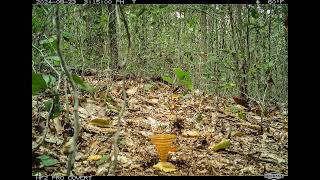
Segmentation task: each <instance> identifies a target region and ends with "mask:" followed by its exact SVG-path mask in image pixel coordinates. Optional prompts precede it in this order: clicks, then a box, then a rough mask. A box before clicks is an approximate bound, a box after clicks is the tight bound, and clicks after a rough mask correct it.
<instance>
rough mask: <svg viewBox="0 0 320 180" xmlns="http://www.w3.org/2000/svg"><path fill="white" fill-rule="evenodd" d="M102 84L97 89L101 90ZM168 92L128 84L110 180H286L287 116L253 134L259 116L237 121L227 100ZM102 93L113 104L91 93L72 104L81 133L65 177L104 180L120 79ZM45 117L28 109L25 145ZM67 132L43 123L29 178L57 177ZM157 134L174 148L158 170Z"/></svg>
mask: <svg viewBox="0 0 320 180" xmlns="http://www.w3.org/2000/svg"><path fill="white" fill-rule="evenodd" d="M91 81H92V80H91ZM87 82H90V81H87ZM105 84H106V83H101V86H105ZM96 86H99V83H96ZM100 88H101V87H100ZM172 91H173V88H171V87H170V86H168V85H166V84H164V83H161V82H150V81H147V80H141V79H138V78H130V79H129V80H128V82H127V85H126V92H127V94H128V95H129V96H128V107H127V111H126V112H125V113H124V117H123V118H122V121H121V130H120V142H119V157H118V167H117V170H116V174H117V175H118V176H121V175H151V176H154V175H156V176H158V175H165V176H167V175H179V176H184V175H264V174H265V173H268V172H277V173H281V174H285V175H287V174H288V130H287V129H288V116H287V113H286V111H285V110H279V112H276V113H274V115H273V116H269V117H265V119H267V121H268V122H269V126H270V131H269V132H270V133H264V134H263V135H260V134H259V131H260V128H261V127H260V126H259V123H260V119H261V117H260V116H259V115H257V114H255V113H252V112H246V119H245V120H243V119H241V118H239V116H238V115H237V113H235V112H232V110H231V109H232V108H237V109H238V111H244V112H245V111H246V109H245V108H243V107H238V106H237V105H236V104H235V103H234V102H232V100H229V99H228V98H224V97H221V98H220V99H219V106H218V109H217V106H216V105H217V102H216V100H217V97H214V96H212V95H211V96H209V95H206V94H205V93H202V92H200V91H199V90H195V91H194V92H191V93H189V94H187V95H185V96H183V95H182V94H181V95H180V94H179V93H177V92H175V94H173V93H172ZM109 92H110V95H111V96H112V97H113V99H114V101H113V100H111V99H110V98H106V95H104V96H99V95H95V96H96V97H94V95H92V97H91V96H89V97H88V98H87V100H86V101H84V102H82V103H80V107H79V116H80V124H81V128H80V138H79V142H78V152H77V156H76V162H75V166H74V170H73V172H72V174H73V175H79V176H80V175H105V174H106V172H107V170H108V168H109V166H110V162H111V160H112V157H111V158H110V152H111V144H112V140H111V137H112V135H113V134H114V133H115V132H116V126H115V124H116V118H117V113H118V112H117V111H118V108H117V106H119V105H120V104H121V102H122V101H123V100H122V99H121V93H122V92H121V81H118V82H115V83H114V84H112V85H110V87H109ZM82 95H83V96H85V95H84V94H82ZM86 96H88V95H86ZM61 99H64V98H61ZM103 101H104V103H101V102H103ZM34 104H35V103H34V102H33V106H34ZM110 107H111V108H110ZM112 107H113V108H112ZM64 108H65V106H64ZM110 109H112V110H110ZM70 111H72V107H71V109H70ZM284 111H285V113H283V112H284ZM64 113H65V112H64ZM46 114H47V113H46V112H45V111H41V112H37V111H35V110H34V108H33V112H32V117H33V118H32V119H33V126H32V128H33V130H32V133H33V134H32V136H33V143H34V141H35V140H36V139H38V138H39V137H41V132H39V131H36V130H35V129H36V127H37V126H36V124H37V123H38V119H39V118H37V117H42V118H46ZM68 123H69V124H68ZM68 126H69V127H70V126H71V125H70V122H68V121H64V120H63V119H61V118H55V119H54V121H53V122H52V123H50V128H49V132H48V136H47V138H46V142H47V143H46V144H44V145H43V147H40V149H39V150H38V152H37V154H38V157H39V158H38V160H39V159H40V160H42V163H41V164H42V165H41V164H38V165H36V166H34V165H33V172H32V173H33V174H37V173H38V174H42V175H65V173H66V168H65V167H66V163H67V152H68V148H69V146H70V143H71V137H72V133H67V130H68V131H71V132H72V130H70V128H67V127H68ZM71 127H72V126H71ZM71 129H72V128H71ZM162 133H169V134H175V135H176V137H177V138H176V140H175V142H174V146H175V147H177V148H175V149H173V150H172V151H171V152H169V157H168V163H167V164H166V163H160V164H159V155H158V154H157V151H156V149H155V146H154V145H153V144H152V143H151V142H150V139H149V137H150V136H152V135H155V134H162ZM41 157H42V159H41ZM57 162H59V163H57ZM43 164H44V165H45V166H46V167H43ZM171 164H172V165H173V166H171ZM48 168H51V169H48Z"/></svg>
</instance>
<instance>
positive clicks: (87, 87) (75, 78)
mask: <svg viewBox="0 0 320 180" xmlns="http://www.w3.org/2000/svg"><path fill="white" fill-rule="evenodd" d="M72 79H73V81H74V82H75V83H76V84H77V85H78V86H79V88H80V89H81V90H83V91H88V92H93V91H94V88H93V87H91V86H90V85H89V84H88V83H86V82H84V81H83V80H82V79H81V78H80V77H79V76H77V75H72Z"/></svg>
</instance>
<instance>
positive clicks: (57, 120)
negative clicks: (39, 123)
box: [53, 117, 64, 135]
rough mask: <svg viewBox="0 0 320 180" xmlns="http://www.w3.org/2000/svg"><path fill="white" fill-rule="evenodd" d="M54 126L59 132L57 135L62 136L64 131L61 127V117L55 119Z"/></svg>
mask: <svg viewBox="0 0 320 180" xmlns="http://www.w3.org/2000/svg"><path fill="white" fill-rule="evenodd" d="M53 124H54V128H55V129H56V131H57V134H58V135H60V134H62V133H63V131H64V129H63V127H62V126H61V121H60V119H59V117H57V118H54V119H53Z"/></svg>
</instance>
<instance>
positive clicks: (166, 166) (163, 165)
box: [153, 162, 177, 173]
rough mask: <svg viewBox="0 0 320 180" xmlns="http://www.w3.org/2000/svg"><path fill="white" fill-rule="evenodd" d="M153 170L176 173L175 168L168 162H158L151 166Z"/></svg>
mask: <svg viewBox="0 0 320 180" xmlns="http://www.w3.org/2000/svg"><path fill="white" fill-rule="evenodd" d="M153 167H154V168H155V169H158V170H160V171H163V172H166V173H168V172H173V171H176V170H177V169H176V168H175V166H174V165H173V164H171V163H169V162H159V163H158V164H156V165H154V166H153Z"/></svg>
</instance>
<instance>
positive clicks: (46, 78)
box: [42, 74, 57, 87]
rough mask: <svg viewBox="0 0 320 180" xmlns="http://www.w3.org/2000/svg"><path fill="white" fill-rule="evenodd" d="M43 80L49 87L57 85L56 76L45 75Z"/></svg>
mask: <svg viewBox="0 0 320 180" xmlns="http://www.w3.org/2000/svg"><path fill="white" fill-rule="evenodd" d="M42 78H43V79H44V81H45V82H46V85H47V86H48V87H53V86H54V85H55V83H56V81H57V80H56V78H55V77H54V76H51V75H46V74H43V75H42Z"/></svg>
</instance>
